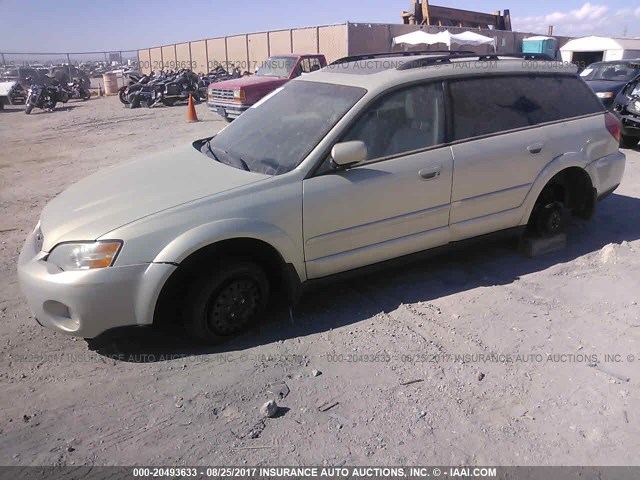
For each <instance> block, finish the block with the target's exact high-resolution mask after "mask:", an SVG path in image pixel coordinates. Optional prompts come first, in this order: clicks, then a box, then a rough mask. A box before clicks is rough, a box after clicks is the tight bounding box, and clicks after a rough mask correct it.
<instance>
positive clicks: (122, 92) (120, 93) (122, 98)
mask: <svg viewBox="0 0 640 480" xmlns="http://www.w3.org/2000/svg"><path fill="white" fill-rule="evenodd" d="M118 98H119V99H120V102H122V104H123V105H129V103H130V102H129V95H127V93H126V92H125V89H124V88H121V89H120V90H119V91H118Z"/></svg>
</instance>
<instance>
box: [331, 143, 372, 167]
mask: <svg viewBox="0 0 640 480" xmlns="http://www.w3.org/2000/svg"><path fill="white" fill-rule="evenodd" d="M367 155H368V152H367V146H366V145H365V143H364V142H363V141H360V140H353V141H350V142H341V143H336V144H335V145H334V146H333V148H332V149H331V159H332V160H333V163H334V164H335V165H337V166H339V167H348V166H350V165H353V164H356V163H359V162H363V161H364V160H366V159H367Z"/></svg>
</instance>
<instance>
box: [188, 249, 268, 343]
mask: <svg viewBox="0 0 640 480" xmlns="http://www.w3.org/2000/svg"><path fill="white" fill-rule="evenodd" d="M269 290H270V289H269V280H268V278H267V275H266V274H265V272H264V270H263V269H262V268H261V267H260V266H259V265H257V264H256V263H254V262H251V261H247V260H240V259H238V260H235V261H230V262H226V263H224V264H222V265H220V266H217V267H216V271H215V273H213V274H212V273H209V274H206V275H202V276H200V277H199V278H198V279H197V280H196V281H195V282H194V283H193V284H192V286H191V288H190V292H189V294H188V295H187V297H186V305H185V310H184V314H185V318H184V320H185V326H186V329H187V331H188V332H189V334H190V335H191V336H192V337H194V338H196V339H198V340H200V341H204V342H206V343H220V342H223V341H225V340H227V339H229V338H231V337H233V336H234V335H236V334H238V333H240V332H242V331H243V330H245V329H246V328H248V327H249V326H250V325H251V324H253V323H254V322H255V321H256V320H257V319H258V318H259V317H260V315H261V314H262V313H263V312H264V311H265V309H266V307H267V304H268V303H269Z"/></svg>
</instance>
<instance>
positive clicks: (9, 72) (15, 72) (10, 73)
mask: <svg viewBox="0 0 640 480" xmlns="http://www.w3.org/2000/svg"><path fill="white" fill-rule="evenodd" d="M2 76H3V77H18V76H19V73H18V70H16V69H15V68H14V69H13V70H5V71H4V72H2Z"/></svg>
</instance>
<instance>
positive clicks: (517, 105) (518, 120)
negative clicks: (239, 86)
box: [18, 53, 625, 342]
mask: <svg viewBox="0 0 640 480" xmlns="http://www.w3.org/2000/svg"><path fill="white" fill-rule="evenodd" d="M619 137H620V124H619V122H618V120H617V119H616V117H615V116H614V115H612V114H611V113H608V112H606V111H605V109H604V107H603V105H602V104H601V103H600V102H599V100H598V98H597V97H596V96H595V94H594V93H593V92H592V91H591V90H590V89H589V88H588V87H587V85H586V84H585V83H584V81H583V80H582V79H580V78H579V77H578V76H577V75H576V72H575V69H574V67H572V66H569V67H567V66H564V65H559V64H557V63H552V62H540V61H536V62H533V63H532V62H529V61H523V60H522V59H516V58H508V57H490V58H484V57H478V56H477V55H476V56H472V55H469V54H464V55H455V54H436V55H434V54H431V55H429V54H425V53H423V54H420V55H408V54H402V55H398V56H394V55H390V54H385V55H368V56H362V57H349V58H345V59H342V60H340V61H337V62H335V63H334V64H332V65H330V66H328V67H326V68H324V69H322V70H320V71H318V72H315V73H312V74H310V75H307V76H303V77H300V78H298V79H295V80H293V81H292V82H290V83H288V84H287V85H286V86H285V87H283V88H280V89H277V90H275V91H274V92H272V93H271V94H270V95H268V96H267V97H265V98H264V99H262V100H261V101H260V102H258V103H257V104H255V105H254V106H253V107H252V108H250V109H249V110H248V111H247V112H246V113H245V114H243V115H242V116H241V117H240V118H239V119H238V120H236V121H235V122H234V123H232V124H230V125H229V126H227V127H226V128H225V129H223V130H222V131H220V132H219V133H218V134H217V135H215V136H213V137H212V138H209V139H203V140H198V141H195V142H194V143H192V144H188V145H185V146H184V147H178V148H177V149H173V150H171V151H167V152H165V153H160V154H158V153H154V154H153V155H148V156H146V157H143V158H140V159H138V160H136V161H133V162H131V163H126V164H121V165H119V166H115V167H111V168H109V169H106V170H103V171H100V172H98V173H97V174H94V175H92V176H90V177H88V178H86V179H85V180H83V181H80V182H79V183H77V184H75V185H73V186H71V187H70V188H69V189H67V190H66V191H64V192H63V193H62V194H60V195H59V196H58V197H57V198H55V199H54V200H52V201H51V202H50V203H49V204H48V205H47V206H46V207H45V208H44V210H43V212H42V215H41V218H40V221H39V222H38V224H37V226H36V227H35V229H34V231H33V232H32V233H31V234H30V235H29V236H28V238H27V240H26V244H25V245H24V248H23V250H22V253H21V255H20V259H19V266H18V271H19V278H20V283H21V287H22V291H23V292H24V295H25V296H26V298H27V300H28V303H29V306H30V308H31V310H32V311H33V313H34V314H35V317H36V319H37V321H38V322H39V323H40V324H41V325H43V326H46V327H49V328H52V329H55V330H58V331H60V332H64V333H67V334H71V335H76V336H81V337H85V338H92V337H95V336H97V335H99V334H101V333H102V332H104V331H106V330H109V329H112V328H115V327H121V326H128V325H148V324H153V323H161V322H164V321H168V320H175V319H178V320H179V321H181V322H184V325H185V326H186V328H187V330H188V331H189V332H191V334H193V335H195V336H196V337H198V338H200V339H203V340H206V341H212V342H214V341H219V340H221V339H224V338H226V337H228V336H230V335H233V334H235V333H237V332H238V331H240V330H242V329H243V328H245V327H246V326H248V325H249V324H251V323H252V322H255V321H258V320H260V319H261V318H262V313H263V312H264V310H265V309H266V308H267V307H268V306H269V305H270V304H272V303H273V302H275V301H278V300H281V299H287V300H288V301H291V302H292V301H294V300H295V299H297V298H298V296H299V294H300V292H301V290H302V288H301V287H303V286H306V285H309V284H311V283H313V282H314V281H315V280H318V279H322V278H326V277H330V276H333V275H336V274H339V273H342V272H346V271H349V270H354V269H359V268H361V267H367V266H370V265H373V264H376V263H379V262H383V261H387V260H390V259H395V258H399V257H403V258H405V259H406V258H407V256H409V255H411V254H414V253H417V252H421V251H425V250H428V249H432V248H434V247H440V246H446V245H448V244H452V243H454V242H460V241H463V240H466V239H470V238H472V237H478V236H481V235H485V234H490V233H493V232H522V231H524V230H525V229H528V230H529V231H531V232H533V233H532V234H537V235H547V234H552V233H555V232H557V231H558V230H559V229H560V228H561V219H562V215H563V212H564V211H566V212H570V213H571V214H573V215H575V216H577V217H581V218H584V219H588V218H590V217H591V216H592V215H593V213H594V209H595V207H596V201H597V200H598V199H600V198H602V197H604V196H605V195H607V194H608V193H611V192H612V191H614V190H615V189H616V187H617V186H618V184H619V183H620V181H621V178H622V175H623V171H624V167H625V156H624V155H623V154H622V153H621V152H620V151H619V150H618V141H619V139H620V138H619Z"/></svg>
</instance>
